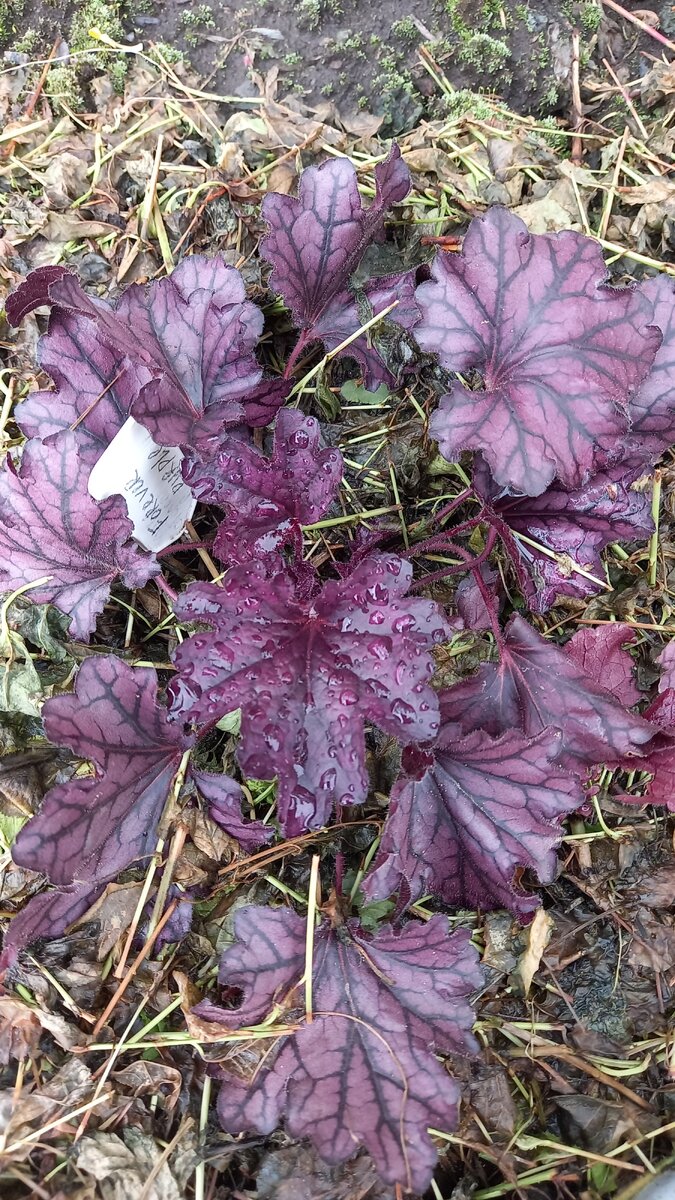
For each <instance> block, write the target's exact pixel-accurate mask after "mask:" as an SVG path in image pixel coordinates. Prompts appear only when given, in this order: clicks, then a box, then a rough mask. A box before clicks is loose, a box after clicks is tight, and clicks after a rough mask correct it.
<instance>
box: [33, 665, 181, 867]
mask: <svg viewBox="0 0 675 1200" xmlns="http://www.w3.org/2000/svg"><path fill="white" fill-rule="evenodd" d="M43 716H44V723H45V729H46V732H47V736H48V738H49V740H50V741H52V742H54V744H55V745H59V746H69V747H70V749H71V750H72V751H73V752H74V753H75V754H76V755H77V756H78V757H80V758H83V759H89V760H91V761H93V762H94V764H95V767H96V774H95V775H94V776H93V777H92V776H89V777H86V778H80V779H74V780H72V781H71V782H69V783H63V784H59V785H58V786H57V787H54V788H52V789H51V791H49V792H48V793H47V795H46V797H45V799H44V801H43V804H42V808H41V809H40V812H39V813H38V815H37V816H36V817H34V818H33V819H32V821H29V822H28V824H27V825H25V826H24V827H23V829H22V830H21V832H20V833H19V836H18V838H17V839H16V842H15V843H14V847H13V851H12V855H13V858H14V861H15V862H16V863H18V864H19V865H20V866H24V867H29V868H30V869H31V870H32V871H43V872H44V874H45V875H47V876H48V878H49V879H50V880H51V881H52V883H58V884H64V885H66V884H71V883H73V882H78V883H82V882H89V883H92V882H95V881H100V880H104V879H109V878H111V877H112V876H114V875H116V874H117V873H118V872H119V871H122V870H123V869H124V868H125V867H127V866H128V865H129V863H131V862H133V861H134V860H135V859H137V858H142V857H143V856H144V855H146V854H151V853H152V851H153V850H154V848H155V844H156V841H157V822H158V821H159V818H160V816H161V814H162V810H163V808H164V804H165V802H166V799H167V795H168V791H169V788H170V786H171V783H172V780H173V778H174V776H175V774H176V772H177V770H178V767H179V764H180V761H181V757H182V755H183V752H184V750H185V749H187V747H188V746H189V745H190V742H189V741H188V740H187V739H186V738H185V737H184V735H183V733H182V731H181V730H180V729H179V728H178V727H177V726H176V725H173V724H171V723H170V722H169V721H168V719H167V715H166V711H165V709H163V708H160V707H159V705H158V704H157V673H156V671H154V670H153V669H152V668H150V667H142V668H141V667H138V668H134V667H130V666H128V665H127V664H126V663H124V662H121V661H120V660H119V659H118V658H115V657H114V656H113V655H106V656H104V657H100V658H99V657H96V658H87V659H85V661H84V662H83V663H82V666H81V667H80V670H79V672H78V675H77V679H76V682H75V692H74V694H73V695H70V696H56V697H55V698H54V699H52V700H47V702H46V704H45V705H44V709H43Z"/></svg>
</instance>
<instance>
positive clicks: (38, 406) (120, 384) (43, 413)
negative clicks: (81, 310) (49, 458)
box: [16, 309, 150, 469]
mask: <svg viewBox="0 0 675 1200" xmlns="http://www.w3.org/2000/svg"><path fill="white" fill-rule="evenodd" d="M38 361H39V363H40V366H41V367H42V369H43V371H46V372H47V374H48V375H51V377H52V379H53V380H54V383H55V385H56V387H55V390H54V391H52V392H32V393H31V394H30V396H28V398H27V399H26V400H24V401H23V403H22V404H20V405H18V407H17V410H16V420H17V424H18V425H19V428H20V429H21V430H22V432H23V433H25V435H26V437H34V438H40V440H41V441H45V440H46V439H47V438H50V437H53V436H54V435H57V434H59V433H62V432H64V431H65V430H67V429H70V428H71V426H75V425H77V450H78V454H79V456H80V458H81V459H82V461H83V462H84V463H85V464H86V465H87V466H88V467H89V468H90V469H91V468H92V467H93V466H94V463H95V462H96V461H97V459H98V458H100V457H101V455H102V453H103V451H104V450H105V449H106V447H107V446H108V445H109V443H110V442H111V441H112V439H113V438H114V436H115V434H116V433H118V432H119V430H120V429H121V428H122V426H123V424H124V422H125V421H126V419H127V417H128V416H129V412H130V409H131V405H132V403H133V401H134V399H135V397H136V395H137V394H138V389H139V386H140V385H141V384H142V383H143V382H144V381H145V382H147V381H148V380H149V379H150V372H149V371H147V370H146V369H145V368H144V367H143V365H142V364H141V363H133V364H132V363H131V362H130V360H129V359H128V358H127V356H126V354H125V352H124V351H123V350H119V349H116V348H114V347H111V346H109V345H108V344H107V342H105V341H102V339H101V338H100V337H99V336H98V334H97V330H96V326H95V325H94V324H93V323H92V322H91V321H88V320H85V319H84V318H83V317H78V316H74V315H73V314H72V313H66V312H61V311H60V310H58V309H56V310H55V311H54V312H53V313H52V315H51V318H50V321H49V332H48V333H46V334H45V336H44V337H42V338H41V339H40V343H39V348H38Z"/></svg>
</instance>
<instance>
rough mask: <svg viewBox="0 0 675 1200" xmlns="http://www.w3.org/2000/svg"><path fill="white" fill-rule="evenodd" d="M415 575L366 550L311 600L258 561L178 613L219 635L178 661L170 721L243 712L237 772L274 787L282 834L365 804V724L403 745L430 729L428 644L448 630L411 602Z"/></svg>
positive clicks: (181, 653)
mask: <svg viewBox="0 0 675 1200" xmlns="http://www.w3.org/2000/svg"><path fill="white" fill-rule="evenodd" d="M411 575H412V569H411V567H410V564H409V563H406V562H404V561H402V560H401V559H399V558H396V557H395V556H393V555H384V554H374V555H371V556H370V557H369V558H366V559H363V560H362V561H361V562H360V563H359V564H358V566H357V567H356V569H355V570H354V571H353V572H352V574H351V575H349V576H347V577H346V578H344V579H341V580H340V581H338V582H329V583H326V584H325V585H324V587H323V589H322V590H321V592H320V593H319V594H318V595H317V596H315V597H314V598H313V599H312V598H308V599H306V598H304V596H303V595H301V594H299V592H298V593H296V591H295V590H294V585H293V581H292V579H291V577H290V576H289V574H288V573H279V574H275V575H271V576H268V575H267V574H266V572H265V570H264V568H263V566H262V565H261V564H259V563H252V564H251V565H249V566H245V567H243V568H240V569H235V570H232V571H230V572H229V575H228V576H227V577H226V578H225V580H224V583H223V586H222V587H218V586H216V585H215V584H209V583H198V584H193V585H192V586H191V587H189V588H188V589H187V591H186V592H185V593H184V594H183V595H182V596H181V597H180V598H179V600H178V602H177V603H176V605H175V612H176V613H177V615H178V617H179V619H180V620H184V621H195V622H198V623H199V624H203V625H207V626H210V627H211V628H212V629H213V633H198V634H196V635H195V636H194V637H191V638H189V639H188V640H187V641H185V642H183V644H182V645H181V646H179V648H178V650H177V651H176V653H175V662H176V665H177V667H178V675H177V677H176V678H175V679H174V680H172V682H171V684H170V687H169V692H170V695H171V696H172V698H173V703H172V711H173V714H174V716H175V717H179V718H180V719H182V720H186V719H193V720H197V721H210V720H213V719H214V718H216V719H217V718H218V717H221V716H222V715H223V714H224V713H226V712H230V711H232V710H233V709H235V708H241V710H242V722H241V731H242V736H241V744H240V747H239V752H238V759H239V764H240V766H241V769H242V771H244V773H245V774H246V775H247V776H249V777H252V778H256V779H272V778H274V777H275V776H276V777H277V778H278V789H277V802H278V810H279V819H280V822H281V825H282V828H283V829H284V832H285V834H286V835H287V836H289V837H291V836H294V835H295V834H298V833H301V832H302V831H303V830H305V829H313V828H317V827H318V826H320V825H323V824H325V822H326V821H327V820H328V817H329V815H330V813H331V810H332V808H333V805H334V804H358V803H360V802H361V801H362V800H363V799H364V798H365V796H366V791H367V775H366V770H365V743H364V721H366V720H369V721H373V722H374V723H375V724H376V725H379V726H380V728H382V729H384V730H386V731H387V732H389V733H392V734H394V735H395V736H397V737H398V738H399V739H400V740H401V741H402V742H404V743H407V742H411V741H416V740H419V741H425V740H428V739H430V738H433V737H434V736H435V734H436V732H437V729H438V704H437V700H436V695H435V693H434V692H433V690H432V689H431V687H430V686H429V682H428V680H429V677H430V675H431V674H432V673H433V661H432V659H431V656H430V655H429V653H428V649H429V648H430V647H431V646H432V645H433V644H434V643H435V642H440V641H443V640H445V639H446V638H447V637H448V636H449V628H448V625H447V623H446V621H445V618H444V617H443V616H442V615H441V610H440V609H439V607H438V606H437V605H436V604H433V603H432V602H430V601H428V600H419V599H406V598H405V593H406V591H407V589H408V587H409V585H410V580H411Z"/></svg>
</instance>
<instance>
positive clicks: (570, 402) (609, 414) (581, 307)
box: [415, 208, 661, 496]
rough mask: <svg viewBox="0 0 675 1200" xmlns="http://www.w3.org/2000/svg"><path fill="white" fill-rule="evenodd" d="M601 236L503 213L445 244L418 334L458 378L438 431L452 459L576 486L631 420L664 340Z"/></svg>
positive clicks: (516, 485) (542, 485)
mask: <svg viewBox="0 0 675 1200" xmlns="http://www.w3.org/2000/svg"><path fill="white" fill-rule="evenodd" d="M606 278H607V271H606V268H605V265H604V262H603V258H602V252H601V250H600V247H599V246H598V245H597V243H596V242H594V241H592V240H591V239H589V238H585V237H583V236H581V235H580V234H577V233H571V232H564V233H558V234H543V235H537V234H529V233H528V231H527V229H526V227H525V225H524V224H523V222H522V221H521V220H520V219H519V218H518V217H516V216H514V215H513V214H512V213H509V212H508V211H507V210H506V209H502V208H492V209H490V210H489V211H488V212H487V213H486V215H485V216H484V217H480V218H476V219H475V220H474V221H472V223H471V226H470V227H469V231H468V233H467V235H466V237H465V239H464V247H463V251H462V253H461V254H447V253H439V254H438V255H437V257H436V260H435V262H434V265H433V267H432V279H431V281H430V282H428V283H423V284H422V285H421V286H420V287H419V288H418V290H417V300H418V303H419V306H420V308H421V310H422V319H421V321H420V323H419V324H418V325H417V326H416V328H415V336H416V338H417V340H418V342H419V343H420V345H421V346H422V348H423V349H424V350H429V351H435V352H436V353H437V354H438V355H439V358H440V361H441V363H442V364H443V366H445V367H447V368H448V370H451V371H458V372H463V373H466V372H468V371H471V370H477V371H479V372H481V374H482V376H483V383H484V386H483V389H482V390H480V391H472V390H470V389H469V388H468V387H466V386H465V385H464V384H459V383H457V384H454V385H453V388H452V390H451V392H450V393H449V394H448V395H447V396H445V397H444V398H443V399H442V400H441V403H440V406H439V408H438V410H437V411H436V413H434V415H433V417H432V419H431V424H430V432H431V434H432V436H433V437H435V438H436V439H437V441H438V444H439V447H440V450H441V453H442V454H443V455H444V456H445V457H446V458H448V459H449V460H451V461H454V460H455V459H456V458H457V456H458V455H459V453H460V452H461V451H462V450H480V451H481V452H482V453H483V454H484V456H485V458H486V460H487V462H488V464H489V466H490V470H491V472H492V474H493V476H494V478H495V479H496V481H497V482H498V483H499V484H501V485H502V486H504V487H510V488H513V489H514V490H516V491H518V492H522V493H525V494H526V495H532V496H538V495H540V494H541V493H542V492H543V491H545V489H546V488H547V487H548V486H549V484H550V483H551V482H552V481H553V480H554V479H555V478H558V479H559V480H560V481H561V483H562V484H563V485H564V486H565V487H567V488H570V489H573V488H580V487H582V486H583V484H584V483H585V482H586V480H587V479H588V477H589V475H590V474H591V473H592V471H593V470H594V468H595V467H596V460H597V458H598V450H599V447H600V446H601V445H605V444H607V443H612V444H613V443H615V442H616V441H617V440H618V439H619V438H621V437H622V436H623V435H624V434H625V433H626V432H627V429H628V419H627V412H626V409H627V405H628V404H629V402H630V400H631V399H632V397H633V396H634V395H635V393H636V391H637V389H638V387H639V386H640V384H641V383H642V381H643V380H644V379H645V377H646V376H647V374H648V372H649V370H650V368H651V365H652V363H653V361H654V356H655V354H656V351H657V350H658V347H659V345H660V342H661V335H660V333H659V332H658V330H657V329H655V328H654V327H649V322H650V319H651V312H652V306H651V304H650V303H649V301H648V300H647V299H646V298H645V297H644V296H643V294H642V293H640V292H638V291H636V290H631V289H628V288H624V289H618V288H613V287H609V286H608V285H607V284H606V282H605V281H606Z"/></svg>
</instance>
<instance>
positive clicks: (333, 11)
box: [298, 0, 343, 29]
mask: <svg viewBox="0 0 675 1200" xmlns="http://www.w3.org/2000/svg"><path fill="white" fill-rule="evenodd" d="M342 12H343V8H342V2H341V0H300V4H299V5H298V16H299V18H300V21H301V22H302V24H303V25H306V26H307V27H308V29H316V28H317V26H318V25H319V23H320V21H321V18H322V17H325V16H327V15H332V16H334V17H341V16H342Z"/></svg>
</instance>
